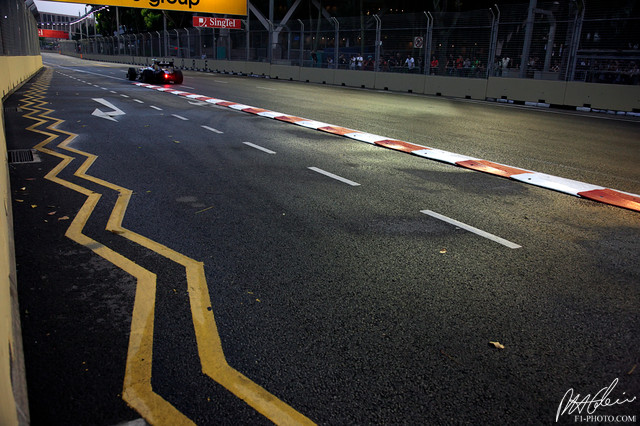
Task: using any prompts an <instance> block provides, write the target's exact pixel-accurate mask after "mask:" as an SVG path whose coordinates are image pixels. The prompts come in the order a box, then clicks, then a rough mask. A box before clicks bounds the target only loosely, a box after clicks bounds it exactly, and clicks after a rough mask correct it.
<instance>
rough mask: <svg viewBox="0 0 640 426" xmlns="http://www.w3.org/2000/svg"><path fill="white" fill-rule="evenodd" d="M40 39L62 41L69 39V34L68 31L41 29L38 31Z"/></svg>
mask: <svg viewBox="0 0 640 426" xmlns="http://www.w3.org/2000/svg"><path fill="white" fill-rule="evenodd" d="M38 37H46V38H62V39H65V40H67V39H68V38H69V33H68V32H66V31H57V30H41V29H38Z"/></svg>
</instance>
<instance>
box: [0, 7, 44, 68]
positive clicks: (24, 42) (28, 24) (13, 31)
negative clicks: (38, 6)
mask: <svg viewBox="0 0 640 426" xmlns="http://www.w3.org/2000/svg"><path fill="white" fill-rule="evenodd" d="M0 44H1V45H2V50H1V52H0V53H1V54H2V55H3V56H31V55H39V54H40V45H39V43H38V24H37V22H36V20H35V18H34V17H33V15H32V14H31V12H30V11H29V9H27V7H26V6H25V2H24V1H21V0H2V1H0Z"/></svg>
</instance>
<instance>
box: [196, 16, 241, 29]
mask: <svg viewBox="0 0 640 426" xmlns="http://www.w3.org/2000/svg"><path fill="white" fill-rule="evenodd" d="M241 25H242V21H241V20H240V19H230V18H212V17H209V16H194V17H193V26H194V27H202V28H230V29H233V30H239V29H240V28H241Z"/></svg>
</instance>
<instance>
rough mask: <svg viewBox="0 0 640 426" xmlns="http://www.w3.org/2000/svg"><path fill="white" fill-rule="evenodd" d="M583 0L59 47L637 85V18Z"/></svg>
mask: <svg viewBox="0 0 640 426" xmlns="http://www.w3.org/2000/svg"><path fill="white" fill-rule="evenodd" d="M585 12H586V7H585V4H584V3H583V2H582V1H580V0H579V1H564V2H558V1H553V2H538V3H537V5H536V7H535V8H530V5H529V4H521V5H506V6H500V7H498V6H494V7H492V8H491V9H485V10H476V11H470V12H460V13H430V12H424V13H413V14H381V15H379V16H378V15H363V16H359V17H344V18H336V17H331V16H328V15H327V14H326V13H325V14H319V15H318V18H317V19H313V18H310V19H307V20H299V19H298V20H290V21H288V22H286V24H280V25H278V24H276V25H274V24H271V23H269V22H264V21H262V22H261V21H259V20H251V21H243V29H242V30H229V29H211V28H185V29H180V30H169V31H166V32H162V31H155V32H148V33H143V34H124V35H121V36H114V37H95V38H92V39H85V40H82V41H81V42H79V43H77V44H75V43H76V42H65V43H63V48H62V50H63V53H69V54H71V53H78V52H89V53H97V54H106V55H130V56H149V57H153V56H162V57H174V58H184V59H201V58H203V59H206V58H210V59H226V60H243V61H259V62H269V63H272V64H281V65H292V66H303V67H319V68H336V69H351V70H362V71H373V72H400V73H417V74H430V75H440V76H456V77H467V78H487V77H489V76H494V77H515V78H532V79H543V80H561V81H572V80H577V81H586V82H604V83H619V84H638V83H639V80H640V71H639V70H638V65H639V64H640V50H639V49H638V47H639V46H638V44H639V43H640V39H639V35H640V22H639V20H638V18H634V17H632V16H631V14H630V11H625V10H610V9H607V8H605V7H603V6H598V7H594V8H593V9H592V10H590V13H588V14H585Z"/></svg>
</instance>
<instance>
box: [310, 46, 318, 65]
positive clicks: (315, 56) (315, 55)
mask: <svg viewBox="0 0 640 426" xmlns="http://www.w3.org/2000/svg"><path fill="white" fill-rule="evenodd" d="M311 60H312V61H313V66H314V67H316V66H318V54H317V53H316V51H315V50H313V51H312V52H311Z"/></svg>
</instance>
